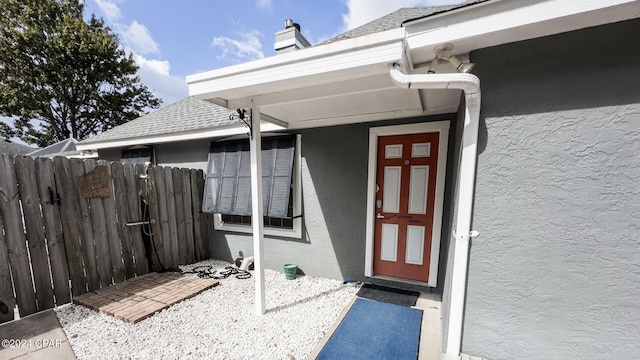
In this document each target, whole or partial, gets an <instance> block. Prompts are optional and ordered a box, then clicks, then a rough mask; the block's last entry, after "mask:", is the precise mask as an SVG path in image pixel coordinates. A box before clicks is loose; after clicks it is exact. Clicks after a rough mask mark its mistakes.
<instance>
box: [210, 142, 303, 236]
mask: <svg viewBox="0 0 640 360" xmlns="http://www.w3.org/2000/svg"><path fill="white" fill-rule="evenodd" d="M295 137H296V142H295V150H294V159H293V176H292V186H293V189H292V191H291V196H292V198H293V201H292V202H293V228H292V229H287V228H278V227H270V226H265V227H264V234H265V235H268V236H275V237H287V238H298V239H299V238H302V216H301V214H302V152H301V151H300V148H301V145H302V135H300V134H296V135H295ZM213 228H214V229H215V230H220V231H227V232H237V233H246V234H251V233H253V228H252V227H251V225H244V224H237V223H225V222H224V221H222V214H219V213H215V214H213Z"/></svg>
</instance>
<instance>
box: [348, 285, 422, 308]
mask: <svg viewBox="0 0 640 360" xmlns="http://www.w3.org/2000/svg"><path fill="white" fill-rule="evenodd" d="M357 295H358V296H359V297H363V298H367V299H371V300H375V301H382V302H386V303H390V304H396V305H402V306H415V305H416V301H418V297H419V296H420V293H419V292H417V291H408V290H402V289H395V288H390V287H386V286H380V285H374V284H364V285H362V287H361V288H360V290H358V294H357Z"/></svg>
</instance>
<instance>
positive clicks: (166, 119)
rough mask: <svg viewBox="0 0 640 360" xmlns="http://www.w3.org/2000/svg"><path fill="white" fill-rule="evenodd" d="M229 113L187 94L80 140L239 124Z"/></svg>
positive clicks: (120, 138) (127, 136)
mask: <svg viewBox="0 0 640 360" xmlns="http://www.w3.org/2000/svg"><path fill="white" fill-rule="evenodd" d="M229 113H230V111H229V110H227V109H226V108H223V107H221V106H218V105H215V104H212V103H210V102H208V101H204V100H200V99H198V98H195V97H188V98H185V99H183V100H180V101H178V102H177V103H174V104H172V105H169V106H166V107H164V108H162V109H160V110H157V111H154V112H152V113H149V114H146V115H143V116H141V117H139V118H137V119H134V120H131V121H129V122H127V123H124V124H122V125H119V126H116V127H114V128H113V129H111V130H107V131H105V132H103V133H101V134H99V135H97V136H95V137H92V138H90V139H87V140H84V141H82V142H81V144H83V145H85V144H94V143H101V142H106V141H115V140H128V139H135V138H145V137H153V136H160V135H166V134H182V133H189V132H197V131H201V130H206V129H213V128H219V127H225V126H229V125H237V121H236V122H234V121H231V120H229Z"/></svg>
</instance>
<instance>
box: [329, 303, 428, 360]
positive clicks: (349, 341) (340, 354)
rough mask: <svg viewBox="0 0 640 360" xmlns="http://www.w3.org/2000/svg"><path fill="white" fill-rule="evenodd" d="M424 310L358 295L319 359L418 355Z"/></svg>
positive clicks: (395, 357) (388, 357) (411, 357)
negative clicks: (361, 297) (362, 297)
mask: <svg viewBox="0 0 640 360" xmlns="http://www.w3.org/2000/svg"><path fill="white" fill-rule="evenodd" d="M421 325H422V310H419V309H412V308H409V307H406V306H400V305H395V304H389V303H384V302H378V301H373V300H368V299H360V298H358V299H356V301H355V302H354V304H353V306H352V307H351V309H349V311H348V312H347V314H346V315H345V317H344V319H342V322H340V325H338V328H337V329H336V331H335V332H334V333H333V335H332V336H331V338H329V341H327V343H326V344H325V346H324V347H323V348H322V350H321V351H320V354H318V357H316V359H367V360H369V359H394V360H395V359H417V358H418V345H419V342H420V328H421Z"/></svg>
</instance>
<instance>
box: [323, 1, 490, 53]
mask: <svg viewBox="0 0 640 360" xmlns="http://www.w3.org/2000/svg"><path fill="white" fill-rule="evenodd" d="M485 1H489V0H469V1H466V2H464V3H461V4H456V5H447V6H429V7H412V8H402V9H398V10H396V11H394V12H392V13H390V14H387V15H385V16H383V17H381V18H378V19H375V20H373V21H371V22H369V23H366V24H364V25H362V26H359V27H357V28H355V29H351V30H349V31H347V32H345V33H342V34H340V35H338V36H335V37H333V38H331V39H329V40H325V41H323V42H321V43H319V44H317V45H324V44H329V43H333V42H336V41H341V40H345V39H351V38H356V37H360V36H365V35H370V34H375V33H379V32H382V31H387V30H391V29H396V28H399V27H401V26H402V25H403V24H404V23H406V22H409V21H412V20H417V19H421V18H425V17H429V16H433V15H437V14H441V13H445V12H448V11H451V10H455V9H459V8H463V7H466V6H469V5H474V4H477V3H481V2H485Z"/></svg>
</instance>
